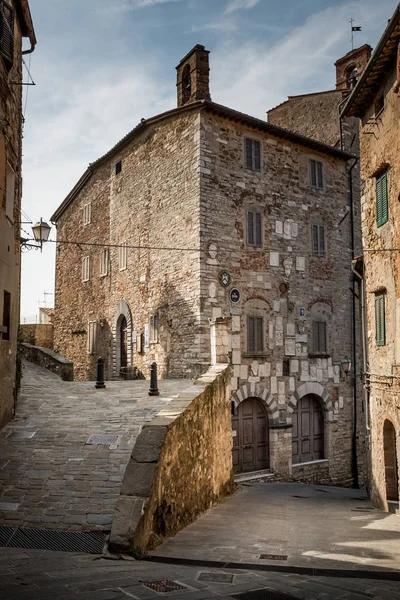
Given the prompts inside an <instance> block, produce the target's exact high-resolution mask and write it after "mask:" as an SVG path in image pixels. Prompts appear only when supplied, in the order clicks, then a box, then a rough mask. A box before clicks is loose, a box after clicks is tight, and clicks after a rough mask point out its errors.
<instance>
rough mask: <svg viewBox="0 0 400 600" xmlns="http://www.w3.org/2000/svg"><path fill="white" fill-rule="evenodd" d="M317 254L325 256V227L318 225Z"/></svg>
mask: <svg viewBox="0 0 400 600" xmlns="http://www.w3.org/2000/svg"><path fill="white" fill-rule="evenodd" d="M318 230H319V254H320V256H325V227H324V226H323V225H320V226H319V228H318Z"/></svg>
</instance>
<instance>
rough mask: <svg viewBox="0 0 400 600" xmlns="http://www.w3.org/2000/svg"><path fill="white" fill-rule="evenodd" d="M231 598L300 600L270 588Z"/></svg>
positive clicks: (246, 599) (243, 593)
mask: <svg viewBox="0 0 400 600" xmlns="http://www.w3.org/2000/svg"><path fill="white" fill-rule="evenodd" d="M231 598H238V600H298V598H296V596H288V594H284V593H282V592H278V591H277V590H271V589H268V588H264V589H262V590H254V591H253V592H242V593H241V594H236V595H235V596H231Z"/></svg>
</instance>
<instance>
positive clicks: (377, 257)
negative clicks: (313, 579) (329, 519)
mask: <svg viewBox="0 0 400 600" xmlns="http://www.w3.org/2000/svg"><path fill="white" fill-rule="evenodd" d="M399 44H400V9H399V7H398V8H397V10H396V12H395V14H394V16H393V18H392V20H391V21H390V22H389V25H388V27H387V29H386V30H385V33H384V34H383V37H382V39H381V40H380V42H379V43H378V45H377V48H376V50H375V53H374V54H373V56H372V58H371V60H370V63H369V64H368V66H367V68H366V69H365V73H364V76H362V78H361V80H360V81H359V84H358V85H357V87H356V88H355V90H354V91H353V93H352V95H351V96H350V99H349V100H348V102H347V104H346V105H345V107H344V115H345V116H346V117H348V116H350V117H353V118H354V117H359V118H360V131H361V135H360V141H361V178H362V196H361V209H362V236H363V248H364V256H363V259H359V260H358V261H357V264H356V268H357V271H358V272H359V274H360V277H362V276H364V281H363V283H364V293H363V297H362V302H365V347H366V353H365V368H364V381H365V388H366V401H367V403H366V405H367V407H368V404H369V411H368V412H369V414H368V431H369V433H370V473H369V478H370V491H371V496H372V499H373V500H374V502H375V503H376V504H377V505H378V506H379V507H382V508H384V509H386V510H388V509H389V508H390V507H395V506H396V502H397V506H398V499H399V475H398V468H399V465H400V440H399V436H400V404H399V398H400V395H399V394H400V379H399V377H400V370H399V366H398V365H399V364H400V345H399V332H400V319H399V315H400V312H399V310H400V305H399V298H400V288H399V281H400V274H399V266H400V262H399V247H400V230H399V226H398V223H399V219H400V211H399V198H400V167H399V165H400V141H399V140H400V126H399V123H400V95H399V93H398V89H399V82H400V68H399V64H400V45H399ZM383 180H385V181H386V183H387V187H386V190H387V193H386V192H385V191H384V190H383V191H382V194H381V192H380V191H379V185H380V183H379V182H380V181H383ZM384 204H386V206H387V208H386V217H387V218H386V220H385V215H384V217H383V218H382V219H381V218H380V215H379V214H378V209H379V210H381V208H382V206H383V205H384ZM381 303H382V304H381ZM382 309H383V310H382Z"/></svg>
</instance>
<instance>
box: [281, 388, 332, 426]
mask: <svg viewBox="0 0 400 600" xmlns="http://www.w3.org/2000/svg"><path fill="white" fill-rule="evenodd" d="M308 394H313V395H314V396H317V397H318V398H319V399H320V401H321V404H322V409H323V411H324V417H325V420H326V421H329V422H332V421H333V420H334V419H333V402H332V399H331V397H330V396H329V394H328V392H327V391H326V389H325V388H324V386H322V385H321V384H320V383H317V382H316V381H307V383H303V385H301V386H300V387H299V388H298V389H297V390H296V391H295V392H294V394H292V396H291V397H290V400H289V402H288V407H287V412H288V415H291V414H292V413H293V411H294V409H295V407H296V404H297V403H298V401H299V400H300V398H303V396H307V395H308ZM288 420H290V422H291V421H292V418H291V416H290V417H289V419H288Z"/></svg>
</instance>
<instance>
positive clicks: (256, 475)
mask: <svg viewBox="0 0 400 600" xmlns="http://www.w3.org/2000/svg"><path fill="white" fill-rule="evenodd" d="M273 476H274V473H273V471H272V470H271V469H262V470H261V471H250V472H249V473H237V474H236V475H235V482H236V483H245V482H246V481H255V480H257V479H266V478H268V477H273Z"/></svg>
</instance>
